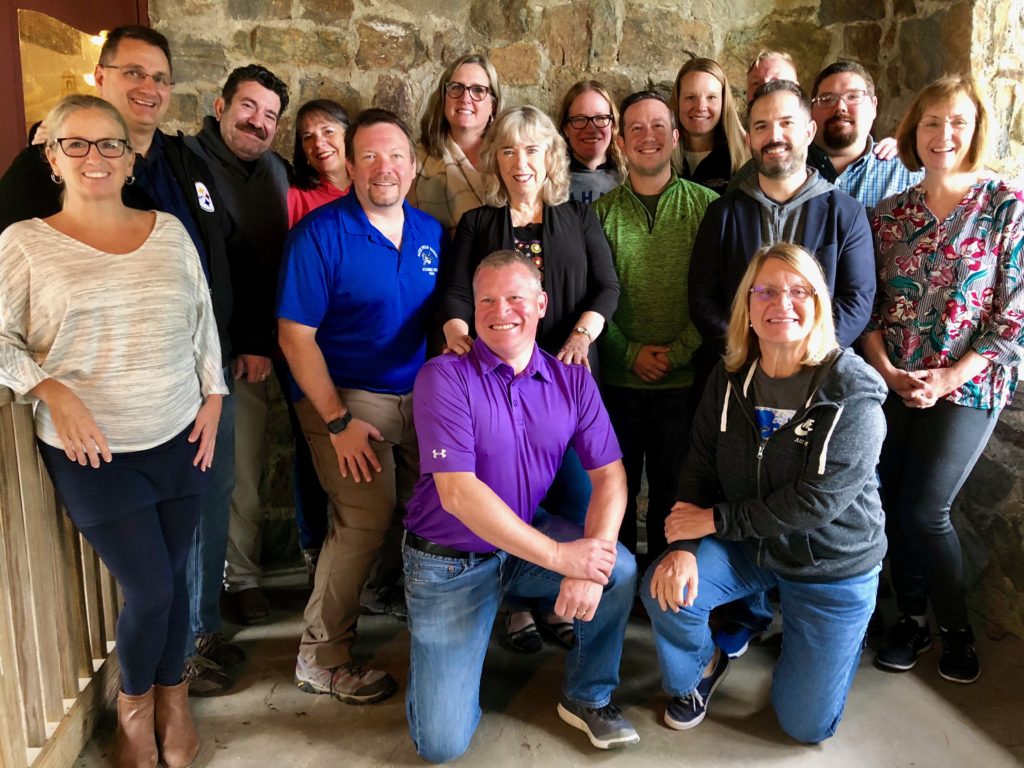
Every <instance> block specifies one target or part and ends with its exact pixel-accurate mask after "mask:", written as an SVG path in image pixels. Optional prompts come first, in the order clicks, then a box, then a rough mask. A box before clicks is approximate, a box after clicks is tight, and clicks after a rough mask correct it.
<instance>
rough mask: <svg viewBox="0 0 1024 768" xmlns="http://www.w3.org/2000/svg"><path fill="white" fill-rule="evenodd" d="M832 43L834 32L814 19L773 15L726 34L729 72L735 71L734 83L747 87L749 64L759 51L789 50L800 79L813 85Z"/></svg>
mask: <svg viewBox="0 0 1024 768" xmlns="http://www.w3.org/2000/svg"><path fill="white" fill-rule="evenodd" d="M831 43H832V38H831V35H830V34H829V33H828V32H826V31H825V30H823V29H822V28H821V27H820V26H818V25H817V24H815V23H813V22H809V21H802V20H800V19H797V18H791V17H786V16H772V17H771V18H768V19H766V20H765V21H764V23H762V24H760V25H758V26H756V27H754V28H742V29H737V30H735V31H733V32H732V33H730V34H729V35H728V36H727V37H726V40H725V45H724V47H723V55H724V56H725V57H726V60H727V61H729V62H730V63H731V66H729V67H727V69H726V71H727V72H729V73H730V75H732V74H733V73H736V77H735V83H736V84H737V85H739V86H742V87H743V88H746V85H745V83H746V72H747V65H748V64H749V63H750V60H751V59H752V58H753V57H754V56H755V55H756V54H757V52H758V51H760V50H762V49H766V48H767V49H772V50H779V51H788V52H789V53H790V54H791V55H792V56H793V60H794V61H796V70H797V72H798V73H799V74H800V77H801V80H802V81H805V82H806V84H807V85H810V83H811V82H813V75H814V74H817V73H818V72H819V71H820V70H821V68H822V67H823V66H824V65H825V64H827V63H828V62H827V61H825V59H826V57H827V56H828V54H829V49H830V46H831ZM740 73H742V75H741V74H740Z"/></svg>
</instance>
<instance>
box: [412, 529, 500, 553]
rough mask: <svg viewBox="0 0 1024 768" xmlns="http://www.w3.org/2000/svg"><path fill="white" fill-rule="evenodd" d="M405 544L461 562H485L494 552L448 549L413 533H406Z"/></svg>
mask: <svg viewBox="0 0 1024 768" xmlns="http://www.w3.org/2000/svg"><path fill="white" fill-rule="evenodd" d="M405 543H406V546H409V547H412V548H413V549H415V550H418V551H420V552H426V553H427V554H428V555H437V556H438V557H453V558H458V559H460V560H472V559H473V558H476V559H477V560H483V559H484V558H488V557H491V556H492V555H494V552H466V551H465V550H462V549H454V548H453V547H446V546H444V545H443V544H435V543H434V542H432V541H430V540H429V539H424V538H423V537H422V536H417V535H416V534H415V533H413V532H412V531H406V532H405Z"/></svg>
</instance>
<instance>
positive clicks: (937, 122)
mask: <svg viewBox="0 0 1024 768" xmlns="http://www.w3.org/2000/svg"><path fill="white" fill-rule="evenodd" d="M977 119H978V110H977V107H975V105H974V102H973V101H972V100H971V97H970V96H968V95H967V94H966V93H964V92H963V91H958V92H957V93H956V95H954V96H953V98H952V99H950V100H949V101H943V102H935V103H933V104H927V105H925V107H924V109H923V110H922V112H921V119H920V120H919V121H918V123H917V133H916V146H917V155H918V157H920V158H921V165H922V166H923V167H924V170H925V173H957V172H959V171H962V170H964V169H965V168H966V165H965V161H966V159H967V154H968V152H969V151H970V148H971V141H972V140H973V138H974V131H975V127H976V124H977Z"/></svg>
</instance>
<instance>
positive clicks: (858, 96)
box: [811, 88, 868, 107]
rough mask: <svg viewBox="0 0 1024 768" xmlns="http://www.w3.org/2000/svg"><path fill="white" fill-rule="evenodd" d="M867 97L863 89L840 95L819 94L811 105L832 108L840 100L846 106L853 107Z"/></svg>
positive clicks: (844, 92) (855, 89)
mask: <svg viewBox="0 0 1024 768" xmlns="http://www.w3.org/2000/svg"><path fill="white" fill-rule="evenodd" d="M867 97H868V92H867V91H865V90H864V89H863V88H854V89H853V90H851V91H843V92H842V93H819V94H818V95H817V96H815V97H814V98H813V99H811V103H812V104H814V105H815V106H818V107H834V106H835V105H836V104H838V103H839V100H840V99H842V100H843V101H845V102H846V105H847V106H850V107H855V106H857V105H858V104H860V103H861V102H862V101H864V99H866V98H867Z"/></svg>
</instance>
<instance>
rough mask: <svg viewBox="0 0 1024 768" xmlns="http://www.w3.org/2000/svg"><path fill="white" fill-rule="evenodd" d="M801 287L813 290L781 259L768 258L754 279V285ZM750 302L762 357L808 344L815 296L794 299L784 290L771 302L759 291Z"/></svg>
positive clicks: (752, 322)
mask: <svg viewBox="0 0 1024 768" xmlns="http://www.w3.org/2000/svg"><path fill="white" fill-rule="evenodd" d="M796 286H801V287H803V288H805V289H807V290H808V291H810V292H813V290H814V289H813V286H812V285H811V284H810V283H809V282H808V281H807V280H806V279H805V278H804V276H803V275H801V274H800V273H799V272H797V271H796V270H794V269H793V268H792V267H790V266H789V265H788V264H786V263H785V262H784V261H782V260H781V259H776V258H768V259H766V260H765V262H764V264H763V265H762V267H761V269H760V270H758V272H757V276H756V277H755V278H754V288H755V289H756V288H760V287H768V288H777V289H790V288H794V287H796ZM747 301H748V302H749V307H750V324H751V326H752V327H753V329H754V333H755V334H757V338H758V340H759V344H760V347H761V353H762V355H763V356H766V357H767V356H768V354H770V353H772V352H775V353H777V352H778V351H779V350H780V349H782V348H785V349H787V350H789V351H795V350H801V349H802V347H804V346H806V344H807V340H808V336H810V333H811V329H812V328H813V327H814V312H815V298H814V296H813V294H812V295H809V296H808V297H807V298H805V299H803V300H799V301H794V300H793V299H792V298H791V297H790V296H789V295H787V294H785V293H782V294H779V296H778V297H776V298H775V299H773V300H771V301H765V300H764V299H762V298H760V297H759V296H758V294H757V293H751V294H750V295H749V296H748V298H747Z"/></svg>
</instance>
